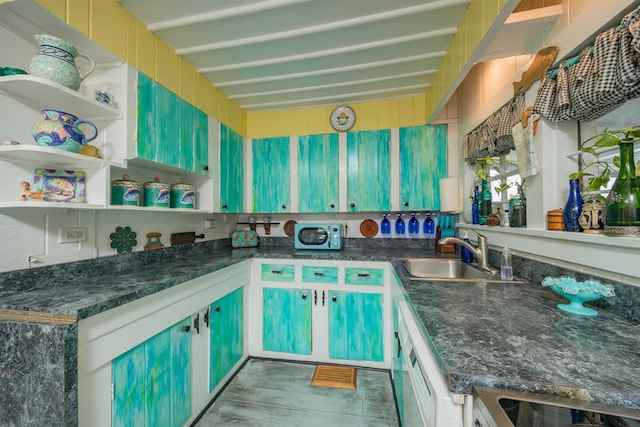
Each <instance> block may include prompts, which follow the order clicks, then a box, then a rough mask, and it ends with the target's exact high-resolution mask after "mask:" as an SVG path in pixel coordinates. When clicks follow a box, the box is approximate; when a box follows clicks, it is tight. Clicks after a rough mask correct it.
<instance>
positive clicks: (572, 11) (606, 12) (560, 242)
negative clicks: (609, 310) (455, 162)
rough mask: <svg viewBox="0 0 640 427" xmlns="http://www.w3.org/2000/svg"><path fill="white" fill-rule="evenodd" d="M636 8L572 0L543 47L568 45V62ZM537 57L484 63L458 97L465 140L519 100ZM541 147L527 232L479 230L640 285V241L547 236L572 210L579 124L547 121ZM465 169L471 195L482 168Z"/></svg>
mask: <svg viewBox="0 0 640 427" xmlns="http://www.w3.org/2000/svg"><path fill="white" fill-rule="evenodd" d="M632 3H634V2H633V1H630V0H624V1H621V0H616V1H607V2H603V1H587V0H568V1H565V2H564V3H563V15H562V16H560V17H559V18H558V20H557V22H556V24H555V26H554V27H553V28H552V30H551V31H549V35H548V36H547V37H545V39H544V45H543V47H545V46H558V47H560V52H559V55H558V61H560V60H561V59H563V57H565V56H567V55H569V54H570V53H571V52H574V51H575V50H576V49H577V48H579V47H580V46H582V45H583V44H584V43H585V41H587V42H588V41H590V40H592V37H593V34H594V32H595V33H596V34H597V33H598V32H599V30H600V29H601V28H602V27H603V26H604V25H606V24H607V23H608V22H609V21H611V19H612V18H614V17H616V15H618V14H620V12H621V11H622V10H624V9H625V8H627V7H629V5H631V4H632ZM635 3H637V2H635ZM614 22H615V21H614ZM618 23H619V21H618ZM614 25H615V24H614ZM532 59H533V56H532V55H530V56H518V57H510V58H504V59H500V60H494V61H490V62H486V63H481V64H476V66H475V67H474V68H473V69H472V70H471V72H470V73H469V75H468V76H467V78H466V79H465V80H464V82H463V83H462V85H461V86H460V87H459V88H458V91H457V92H456V96H457V103H458V106H459V122H458V123H459V130H460V136H459V140H461V139H462V137H463V136H464V135H465V134H466V133H468V132H469V131H471V130H472V129H474V128H475V127H476V126H478V125H479V124H480V123H482V122H483V121H484V120H485V119H486V118H487V117H489V116H490V115H491V114H492V113H493V112H494V111H496V110H497V109H498V108H499V107H501V106H502V105H503V104H504V103H505V102H507V101H508V100H509V99H510V98H511V97H512V96H513V89H512V85H511V84H512V82H514V81H519V80H520V78H521V74H522V72H523V71H525V70H527V68H528V67H529V65H530V62H531V61H532ZM538 87H539V82H537V83H536V84H534V85H533V86H532V88H531V89H530V90H529V91H528V92H527V94H526V103H527V106H530V105H532V104H533V102H534V101H535V97H536V94H537V89H538ZM594 133H595V125H593V124H585V125H583V128H582V138H583V140H584V139H586V137H588V136H589V135H590V134H594ZM459 142H460V141H459ZM534 145H535V150H536V155H537V158H538V161H539V163H540V165H541V166H542V172H541V173H540V174H539V175H538V176H536V177H530V178H527V179H526V183H525V187H526V195H527V229H526V230H518V229H501V228H500V227H497V228H491V227H480V228H481V230H479V231H480V232H484V233H485V234H487V235H488V236H490V239H489V243H490V244H491V243H493V245H495V246H497V247H501V246H503V245H505V244H508V245H509V247H510V248H513V249H516V251H518V252H519V253H520V255H524V256H528V257H531V258H534V259H539V260H543V261H545V262H549V263H552V264H558V265H563V266H567V267H570V268H577V269H579V270H582V271H590V272H595V273H598V274H602V275H604V276H605V277H611V278H612V279H615V280H621V281H625V282H628V283H633V284H638V285H640V274H638V272H637V267H635V266H634V263H633V262H632V261H631V259H632V258H633V257H634V256H637V255H639V254H640V250H639V249H640V241H638V240H639V239H630V238H613V237H605V236H596V237H595V240H593V236H592V237H587V236H583V235H582V233H558V232H547V231H545V228H546V222H545V217H546V212H547V211H548V210H551V209H557V208H561V207H563V206H564V203H565V201H566V198H567V195H568V187H569V174H570V173H573V172H575V171H577V162H576V160H575V158H572V157H568V155H569V154H570V153H573V152H576V151H577V147H578V136H577V124H576V122H575V121H570V122H564V123H560V124H557V123H552V122H547V121H545V120H540V123H539V126H538V132H537V135H536V137H535V140H534ZM459 164H460V171H461V174H460V175H461V177H464V183H465V184H464V186H463V188H464V189H466V190H465V191H468V189H469V188H470V187H471V184H472V182H473V177H474V172H475V167H471V166H469V165H468V164H466V163H465V162H464V161H463V160H462V159H460V160H459ZM461 180H462V178H461ZM574 234H581V235H580V236H576V235H574ZM572 235H573V236H572ZM598 239H603V240H598ZM621 239H623V240H621ZM610 245H613V246H610ZM515 273H516V274H517V272H515Z"/></svg>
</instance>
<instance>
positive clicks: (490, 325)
mask: <svg viewBox="0 0 640 427" xmlns="http://www.w3.org/2000/svg"><path fill="white" fill-rule="evenodd" d="M398 256H401V257H424V256H444V257H452V256H453V254H438V253H436V252H434V251H430V252H428V251H425V250H424V249H402V250H399V249H397V248H395V249H380V248H375V249H372V248H345V249H343V250H342V251H300V250H295V249H293V248H291V247H259V248H256V249H255V250H253V251H231V250H230V248H228V247H226V248H216V249H215V250H212V251H209V252H207V253H200V254H196V255H193V256H188V257H179V258H175V259H172V260H170V261H168V262H164V263H157V262H156V263H151V264H147V265H143V266H138V267H136V268H134V269H128V270H124V271H118V272H114V273H113V274H104V273H102V274H99V275H95V276H93V277H91V276H89V277H83V278H77V279H73V278H69V279H68V280H63V281H59V282H56V283H55V284H49V285H47V286H44V285H42V283H40V284H38V285H33V286H27V287H25V284H24V283H13V284H12V286H3V287H2V288H0V310H2V309H4V310H18V311H20V310H22V311H34V312H42V313H53V314H63V315H74V316H77V318H78V319H82V318H85V317H88V316H91V315H94V314H97V313H99V312H102V311H105V310H108V309H110V308H113V307H116V306H118V305H122V304H125V303H127V302H130V301H133V300H135V299H138V298H141V297H144V296H146V295H150V294H153V293H155V292H158V291H161V290H163V289H167V288H169V287H171V286H174V285H177V284H180V283H183V282H185V281H187V280H190V279H193V278H196V277H200V276H202V275H204V274H208V273H211V272H214V271H217V270H219V269H221V268H224V267H227V266H230V265H233V264H235V263H238V262H241V261H244V260H246V259H250V258H252V257H263V258H274V259H277V258H285V259H320V260H336V261H337V260H359V261H393V260H394V259H395V258H397V257H398ZM396 271H397V272H398V276H399V277H400V279H401V281H402V282H403V286H404V288H405V292H406V294H407V296H408V298H409V299H410V301H411V303H412V305H413V308H414V310H415V313H416V314H417V316H418V317H419V319H420V320H421V321H422V324H423V326H424V332H425V333H426V336H427V338H428V341H430V344H431V345H432V347H433V349H434V350H435V354H436V358H437V359H439V361H440V364H441V368H442V371H443V373H444V374H445V376H447V377H448V379H449V387H450V390H451V391H452V392H455V393H470V392H471V389H472V387H473V386H474V385H483V386H489V387H498V388H508V389H514V390H522V391H534V392H540V393H551V394H560V395H563V396H568V397H574V398H579V399H585V400H592V401H597V402H601V403H605V404H611V405H616V406H624V407H631V408H636V409H640V370H639V369H638V366H640V352H638V350H637V348H638V344H639V343H640V326H639V325H638V324H636V323H633V322H631V321H629V320H626V319H624V318H621V317H618V316H616V315H613V314H611V313H608V312H607V311H601V312H600V315H599V316H597V317H593V318H590V317H580V316H576V315H571V314H568V313H564V312H562V311H560V310H558V309H557V308H556V306H555V305H556V303H557V302H560V301H561V299H560V297H558V296H556V295H555V294H554V293H553V292H552V291H550V290H549V289H546V288H543V287H542V286H540V285H539V284H536V283H531V282H526V283H518V284H516V283H514V284H502V283H486V284H477V283H475V284H474V283H462V282H425V281H416V280H411V279H410V278H408V277H406V276H404V275H403V273H402V272H401V271H400V270H399V269H396ZM43 282H44V281H43ZM17 289H20V291H17Z"/></svg>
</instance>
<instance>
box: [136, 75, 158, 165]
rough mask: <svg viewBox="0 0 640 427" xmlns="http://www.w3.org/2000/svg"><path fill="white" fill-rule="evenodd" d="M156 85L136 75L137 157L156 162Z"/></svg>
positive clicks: (148, 79) (144, 77)
mask: <svg viewBox="0 0 640 427" xmlns="http://www.w3.org/2000/svg"><path fill="white" fill-rule="evenodd" d="M157 88H158V85H157V83H156V82H154V81H153V80H152V79H150V78H149V77H147V76H146V75H144V74H142V73H138V141H137V143H138V149H137V152H138V157H140V158H143V159H147V160H153V161H156V154H157V153H156V143H157V137H156V132H155V130H156V125H155V120H156V118H155V103H156V90H157Z"/></svg>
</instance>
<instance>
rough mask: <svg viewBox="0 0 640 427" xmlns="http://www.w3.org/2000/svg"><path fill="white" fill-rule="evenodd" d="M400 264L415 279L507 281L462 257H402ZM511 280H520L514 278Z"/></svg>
mask: <svg viewBox="0 0 640 427" xmlns="http://www.w3.org/2000/svg"><path fill="white" fill-rule="evenodd" d="M400 265H401V267H402V268H403V269H404V271H405V272H406V273H407V275H408V276H411V279H413V280H450V281H460V282H466V281H472V282H487V281H497V282H506V281H505V280H501V279H500V275H499V274H498V275H495V274H493V273H490V272H488V271H485V270H481V269H479V268H477V267H475V266H474V265H473V264H468V263H465V262H462V260H460V259H442V258H401V259H400ZM510 282H520V281H519V280H514V281H510Z"/></svg>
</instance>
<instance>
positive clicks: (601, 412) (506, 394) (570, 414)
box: [473, 387, 640, 427]
mask: <svg viewBox="0 0 640 427" xmlns="http://www.w3.org/2000/svg"><path fill="white" fill-rule="evenodd" d="M473 419H474V421H473V426H474V427H565V426H566V427H569V426H575V427H578V426H581V427H583V426H584V427H586V426H598V427H640V410H637V409H628V408H621V407H615V406H609V405H604V404H599V403H595V402H588V401H585V400H577V399H569V398H565V397H560V396H553V395H546V394H541V393H531V392H520V391H514V390H503V389H496V388H485V387H476V388H474V392H473Z"/></svg>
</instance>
